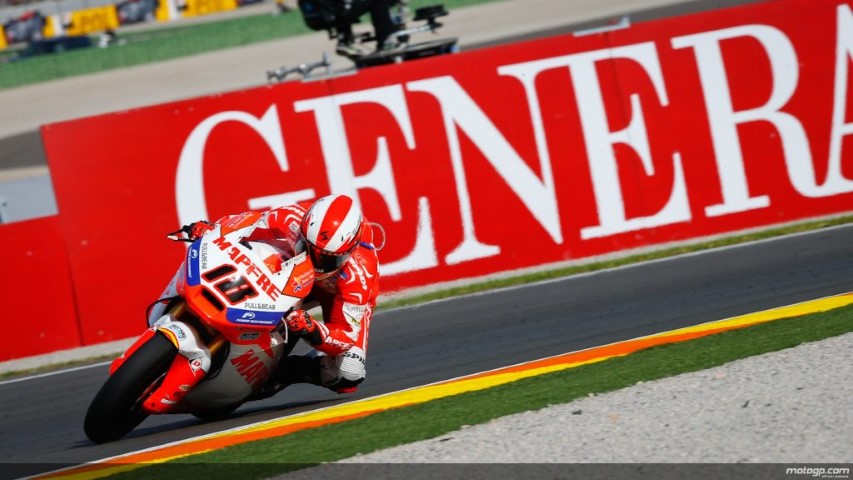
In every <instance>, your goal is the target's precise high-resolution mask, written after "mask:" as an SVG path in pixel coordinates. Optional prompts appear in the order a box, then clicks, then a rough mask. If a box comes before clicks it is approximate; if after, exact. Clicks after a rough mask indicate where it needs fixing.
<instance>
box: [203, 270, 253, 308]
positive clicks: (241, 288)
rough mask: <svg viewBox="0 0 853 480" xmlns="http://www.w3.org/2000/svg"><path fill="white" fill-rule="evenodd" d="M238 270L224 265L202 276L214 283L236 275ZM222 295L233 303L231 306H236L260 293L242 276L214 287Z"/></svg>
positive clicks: (226, 280)
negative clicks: (233, 274) (227, 276)
mask: <svg viewBox="0 0 853 480" xmlns="http://www.w3.org/2000/svg"><path fill="white" fill-rule="evenodd" d="M236 270H237V269H236V268H234V267H233V266H231V265H222V266H220V267H216V268H214V269H213V270H210V271H209V272H207V273H205V274H204V275H202V277H204V279H205V280H207V281H208V282H213V281H214V280H216V279H219V278H222V277H224V276H226V275H229V274H231V273H234V272H235V271H236ZM213 286H214V287H215V288H216V289H217V290H219V292H220V293H222V294H223V295H225V298H227V299H228V301H229V302H231V305H236V304H238V303H240V302H243V301H245V300H246V299H248V298H252V297H256V296H257V295H258V291H257V290H255V287H253V286H252V285H251V284H250V283H249V281H248V279H246V277H244V276H242V275H240V276H238V277H230V278H226V279H224V280H222V281H221V282H218V283H216V284H214V285H213Z"/></svg>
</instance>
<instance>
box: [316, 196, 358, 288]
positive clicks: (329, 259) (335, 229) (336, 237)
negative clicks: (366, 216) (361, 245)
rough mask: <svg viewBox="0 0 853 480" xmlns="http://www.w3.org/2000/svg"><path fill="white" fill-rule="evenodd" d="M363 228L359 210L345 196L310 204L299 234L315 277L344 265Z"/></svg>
mask: <svg viewBox="0 0 853 480" xmlns="http://www.w3.org/2000/svg"><path fill="white" fill-rule="evenodd" d="M363 228H364V220H363V218H362V216H361V211H360V210H359V208H358V206H356V205H355V203H354V202H353V201H352V198H350V197H348V196H346V195H329V196H326V197H322V198H320V199H319V200H317V201H316V202H314V204H313V205H311V207H310V208H309V209H308V212H307V213H306V214H305V217H304V218H303V219H302V228H301V231H302V238H304V239H305V243H306V246H307V250H308V256H309V257H310V258H311V262H312V263H313V264H314V270H315V271H316V272H317V275H318V276H320V277H321V278H323V277H327V276H329V275H330V274H332V273H334V272H336V271H337V270H339V269H340V268H341V267H342V266H343V265H344V263H346V261H347V259H349V256H350V254H351V253H352V251H353V250H355V247H356V246H358V242H359V240H360V239H361V234H362V230H363Z"/></svg>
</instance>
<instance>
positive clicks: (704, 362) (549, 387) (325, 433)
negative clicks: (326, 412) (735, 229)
mask: <svg viewBox="0 0 853 480" xmlns="http://www.w3.org/2000/svg"><path fill="white" fill-rule="evenodd" d="M850 331H853V306H847V307H842V308H839V309H836V310H832V311H829V312H823V313H818V314H812V315H806V316H803V317H797V318H792V319H786V320H780V321H776V322H771V323H767V324H761V325H757V326H753V327H749V328H744V329H741V330H733V331H728V332H725V333H721V334H716V335H711V336H708V337H703V338H700V339H696V340H691V341H688V342H682V343H675V344H669V345H664V346H659V347H654V348H650V349H647V350H642V351H640V352H637V353H634V354H632V355H629V356H625V357H620V358H614V359H610V360H607V361H604V362H601V363H596V364H591V365H586V366H582V367H578V368H574V369H569V370H564V371H561V372H556V373H551V374H548V375H542V376H539V377H533V378H528V379H524V380H519V381H517V382H514V383H510V384H506V385H503V386H500V387H495V388H492V389H488V390H482V391H477V392H471V393H465V394H461V395H457V396H454V397H448V398H444V399H441V400H436V401H432V402H428V403H424V404H421V405H417V406H413V407H407V408H401V409H397V410H388V411H385V412H382V413H378V414H375V415H372V416H369V417H365V418H362V419H359V420H354V421H350V422H346V423H342V424H337V425H329V426H325V427H320V428H316V429H313V430H305V431H301V432H297V433H294V434H291V435H287V436H284V437H279V438H274V439H270V440H263V441H257V442H252V443H246V444H242V445H237V446H233V447H229V448H225V449H222V450H217V451H213V452H209V453H205V454H200V455H195V456H191V457H186V458H183V459H179V460H176V461H172V462H169V463H167V464H161V465H154V466H150V467H145V468H142V469H139V470H134V471H132V472H128V473H124V474H119V475H115V476H112V477H110V478H135V479H152V480H153V479H161V478H162V479H173V478H175V476H176V475H178V476H180V477H182V478H183V477H186V478H190V477H191V476H194V475H204V477H205V478H208V479H215V478H232V477H234V476H235V475H239V477H240V478H244V479H254V478H267V477H269V476H272V475H276V474H279V473H283V472H287V471H291V470H295V469H299V468H304V467H306V466H310V465H316V464H319V463H323V462H334V461H336V460H341V459H344V458H348V457H351V456H354V455H356V454H358V453H368V452H371V451H375V450H379V449H383V448H388V447H392V446H395V445H400V444H405V443H411V442H414V441H418V440H424V439H429V438H435V437H437V436H441V435H443V434H446V433H448V432H451V431H454V430H458V429H459V428H461V427H463V426H465V425H475V424H479V423H485V422H487V421H489V420H492V419H494V418H497V417H501V416H504V415H509V414H513V413H519V412H524V411H529V410H535V409H539V408H544V407H547V406H549V405H554V404H561V403H566V402H570V401H572V400H574V399H577V398H581V397H585V396H588V395H590V394H598V393H603V392H609V391H613V390H617V389H621V388H625V387H628V386H631V385H634V384H636V383H637V382H640V381H644V382H645V381H650V380H656V379H660V378H664V377H669V376H673V375H678V374H681V373H687V372H693V371H698V370H704V369H707V368H711V367H715V366H718V365H722V364H724V363H728V362H731V361H733V360H737V359H741V358H745V357H749V356H753V355H760V354H763V353H767V352H773V351H777V350H782V349H785V348H790V347H794V346H796V345H799V344H800V343H804V342H811V341H817V340H821V339H824V338H829V337H833V336H837V335H841V334H844V333H847V332H850ZM330 445H333V447H331V448H330Z"/></svg>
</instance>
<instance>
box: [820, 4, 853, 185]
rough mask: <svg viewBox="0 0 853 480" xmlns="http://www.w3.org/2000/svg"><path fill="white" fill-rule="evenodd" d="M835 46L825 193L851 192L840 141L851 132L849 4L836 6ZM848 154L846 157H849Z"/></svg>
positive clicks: (852, 16)
mask: <svg viewBox="0 0 853 480" xmlns="http://www.w3.org/2000/svg"><path fill="white" fill-rule="evenodd" d="M836 35H837V40H836V41H837V44H836V49H835V91H834V95H833V101H832V134H831V136H830V139H829V171H828V173H827V178H826V183H824V185H823V188H824V190H826V194H827V195H834V194H839V193H847V192H853V181H851V180H849V179H847V178H845V177H844V175H843V174H842V173H841V159H842V158H844V157H843V155H842V151H841V144H842V140H843V138H844V137H845V136H846V135H851V134H853V123H844V117H845V114H846V113H847V80H848V70H847V67H848V64H849V62H850V61H851V60H853V13H851V11H850V5H839V6H838V30H836ZM848 157H849V156H848Z"/></svg>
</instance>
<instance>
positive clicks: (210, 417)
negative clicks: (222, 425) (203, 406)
mask: <svg viewBox="0 0 853 480" xmlns="http://www.w3.org/2000/svg"><path fill="white" fill-rule="evenodd" d="M239 406H240V404H239V403H238V404H237V405H227V406H224V407H219V408H214V409H211V410H199V411H196V412H192V415H193V416H194V417H196V418H198V419H200V420H204V421H206V422H215V421H218V420H225V419H226V418H228V417H230V416H231V414H232V413H234V410H237V407H239Z"/></svg>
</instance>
